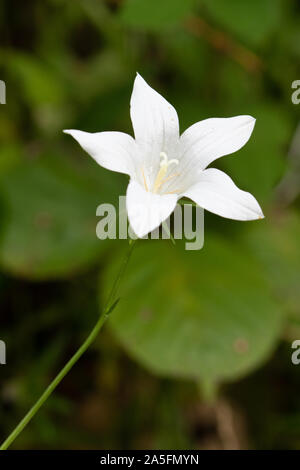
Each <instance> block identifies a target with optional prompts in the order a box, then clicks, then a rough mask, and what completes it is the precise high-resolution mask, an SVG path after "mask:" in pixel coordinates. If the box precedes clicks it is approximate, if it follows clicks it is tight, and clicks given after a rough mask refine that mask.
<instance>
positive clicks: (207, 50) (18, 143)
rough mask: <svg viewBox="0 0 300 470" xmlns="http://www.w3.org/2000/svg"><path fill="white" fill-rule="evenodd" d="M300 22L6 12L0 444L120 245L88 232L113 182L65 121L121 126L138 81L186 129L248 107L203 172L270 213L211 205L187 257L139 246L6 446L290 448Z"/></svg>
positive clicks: (299, 248)
mask: <svg viewBox="0 0 300 470" xmlns="http://www.w3.org/2000/svg"><path fill="white" fill-rule="evenodd" d="M299 13H300V7H299V2H297V0H287V1H281V0H255V1H254V0H245V1H243V2H242V1H238V0H226V1H225V0H202V1H200V0H188V1H187V0H184V1H183V0H176V1H175V0H159V1H157V0H151V1H150V0H76V1H72V2H70V1H69V2H68V1H64V0H44V1H43V2H40V1H38V0H30V1H29V2H25V3H20V2H18V3H17V2H15V1H11V0H10V1H8V0H4V1H2V2H1V4H0V23H1V28H0V38H1V41H0V43H1V46H0V70H1V76H0V79H2V80H5V82H6V87H7V97H6V99H7V104H6V105H0V106H1V107H0V139H1V140H0V141H1V146H0V213H1V225H0V266H1V272H0V302H1V325H0V339H3V340H5V341H6V343H7V351H8V363H7V365H6V366H5V367H3V366H1V369H0V379H1V382H0V383H1V387H0V401H1V403H2V404H3V406H2V407H1V410H0V435H1V436H2V437H3V438H4V437H5V436H6V435H7V434H8V433H9V431H10V430H11V429H12V427H13V426H14V425H15V424H16V423H17V422H18V420H19V419H20V418H21V417H22V416H23V414H24V413H25V411H27V409H28V408H29V407H30V406H31V405H32V403H33V402H34V400H35V399H36V398H37V397H38V395H39V394H40V393H41V391H42V390H43V389H44V388H45V386H46V385H47V384H48V383H49V381H50V379H51V378H52V377H53V375H54V374H55V373H56V371H58V369H59V368H60V367H61V366H62V365H63V363H64V362H65V361H66V359H68V358H69V356H70V355H71V354H72V352H73V351H74V350H75V348H76V347H77V346H78V345H79V344H80V342H81V341H82V340H83V338H84V337H85V335H86V333H87V332H88V331H89V329H90V328H91V326H92V325H93V324H94V323H95V320H96V318H97V316H98V314H99V309H100V308H101V303H102V298H103V292H105V290H106V289H107V286H108V285H109V284H110V282H111V276H112V275H113V272H114V271H115V270H116V267H117V265H118V263H119V261H120V257H121V256H122V252H123V251H124V250H125V249H126V245H127V242H124V241H123V242H120V241H100V240H98V239H97V238H96V234H95V229H96V224H97V218H96V207H97V205H98V204H100V203H102V202H113V203H116V202H117V200H118V196H119V194H125V191H126V183H127V181H126V177H125V176H124V175H119V174H116V173H111V172H108V171H106V170H104V169H102V168H100V167H99V166H97V165H96V164H95V162H94V161H92V159H91V158H90V157H89V156H88V155H87V154H85V153H84V152H83V151H82V150H81V149H80V148H79V146H77V145H76V144H75V142H74V141H72V140H71V139H70V138H69V137H68V136H66V135H63V134H62V129H64V128H79V129H82V130H87V131H91V132H93V131H101V130H119V131H123V132H129V133H132V129H131V123H130V119H129V100H130V94H131V89H132V84H133V80H134V77H135V73H136V71H138V72H139V73H141V75H142V76H143V77H144V78H145V79H146V80H147V81H148V82H149V83H150V84H151V85H152V86H153V87H154V88H156V89H157V90H158V91H159V92H160V93H162V94H163V95H164V96H165V97H166V98H167V99H168V100H169V101H170V102H171V103H172V104H173V105H174V106H175V107H176V109H177V110H178V114H179V118H180V124H181V129H182V130H184V129H185V128H186V127H187V126H189V125H190V124H192V123H193V122H196V121H199V120H201V119H205V118H207V117H213V116H214V117H215V116H220V117H221V116H224V117H225V116H234V115H237V114H252V115H253V116H254V117H256V119H257V124H256V127H255V130H254V133H253V136H252V138H251V140H250V142H249V143H248V144H247V146H246V147H245V148H244V149H242V150H241V151H240V152H238V154H237V155H232V156H228V157H224V158H223V159H221V160H220V161H218V162H217V166H218V167H219V168H221V169H224V170H226V171H227V172H228V173H229V174H230V175H231V176H232V177H233V179H234V180H235V182H236V183H237V184H238V186H240V187H241V188H242V189H245V190H249V191H251V192H252V193H253V194H254V195H255V196H256V197H257V198H258V200H259V202H260V203H261V205H262V207H263V210H264V213H265V215H266V218H265V219H264V220H263V221H258V222H249V223H238V222H234V221H230V220H225V219H221V218H218V217H216V216H214V215H210V214H208V213H206V214H205V244H204V248H203V250H201V251H199V252H187V251H185V250H184V247H183V245H182V244H181V243H180V242H177V244H176V246H175V247H174V246H173V245H172V244H171V243H170V242H161V241H160V242H155V241H153V242H141V243H140V246H138V247H137V249H136V252H135V253H134V256H133V259H132V262H131V264H130V266H129V270H128V275H127V277H126V280H125V282H124V286H123V289H122V300H121V302H120V303H119V306H118V308H117V309H116V311H115V312H114V314H113V316H112V318H111V320H110V323H109V326H108V328H106V329H105V331H104V332H103V333H102V334H101V337H99V341H98V342H97V344H96V345H95V346H94V347H93V348H92V349H91V351H90V352H89V353H88V354H87V355H86V357H84V358H83V359H82V360H81V362H80V363H79V364H78V365H77V367H76V368H75V369H74V370H73V371H72V372H71V374H70V375H69V376H68V377H67V378H66V380H65V381H64V383H63V384H62V385H61V386H60V387H59V389H58V391H57V393H56V394H55V395H54V396H53V397H52V398H51V399H50V400H49V403H48V404H47V405H46V406H45V407H44V409H43V410H42V411H41V413H40V414H39V415H38V416H37V417H36V418H35V420H34V421H33V422H32V423H31V424H30V426H29V427H28V428H27V430H26V431H25V432H24V433H23V434H22V436H21V437H20V438H19V439H18V441H16V443H15V448H143V447H144V448H147V447H148V448H151V447H152V448H153V447H158V448H189V447H199V448H212V447H213V448H222V447H225V448H226V447H230V446H240V447H254V448H297V449H299V448H300V404H299V399H298V397H297V387H298V389H299V371H298V370H297V367H296V366H293V365H292V364H291V361H290V354H291V349H290V343H291V341H292V340H294V339H299V338H300V311H299V301H300V299H299V281H300V244H299V237H300V219H299V183H300V172H299V168H300V167H299V159H300V146H299V138H298V141H297V140H295V141H296V142H298V144H297V145H296V147H295V146H294V147H293V150H292V151H291V149H290V146H291V142H292V139H293V138H294V136H295V133H296V132H298V133H299V128H298V131H297V130H296V129H297V124H298V122H299V111H300V105H299V106H296V105H293V104H292V102H291V93H292V89H291V84H292V82H293V81H294V80H296V79H299V78H300V77H299V74H300V70H299V60H300V45H299V44H300V41H299V26H300V14H299ZM291 174H292V175H293V178H290V177H289V175H291ZM291 195H292V197H291ZM275 350H276V351H275ZM127 355H128V356H127ZM128 357H130V358H131V359H129V358H128ZM259 366H260V369H259V370H258V371H255V369H256V368H258V367H259ZM158 376H159V377H158ZM174 379H180V380H174ZM182 379H188V380H182ZM227 382H230V383H231V384H230V385H228V384H227ZM197 387H199V389H200V392H201V393H202V399H201V394H200V395H199V392H198V389H197ZM214 392H217V393H219V397H221V398H215V401H213V402H212V403H211V404H207V402H206V401H205V398H206V399H208V398H211V399H212V398H213V397H214V395H213V394H214ZM224 406H225V410H226V413H227V414H226V413H225V414H224ZM228 413H232V414H233V416H235V417H236V418H237V421H238V423H239V424H238V425H237V427H233V429H232V435H230V436H229V437H228V436H224V432H222V429H223V428H224V422H223V421H224V419H227V418H224V416H225V417H226V416H228ZM230 416H231V415H230ZM228 419H229V418H228ZM230 422H231V421H230ZM225 424H226V423H225ZM227 424H228V423H227ZM225 427H226V426H225ZM237 441H238V442H237Z"/></svg>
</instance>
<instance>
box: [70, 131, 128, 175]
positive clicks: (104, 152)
mask: <svg viewBox="0 0 300 470" xmlns="http://www.w3.org/2000/svg"><path fill="white" fill-rule="evenodd" d="M64 132H65V134H70V135H71V136H72V137H74V139H75V140H77V142H78V143H79V144H80V145H81V147H82V148H83V149H84V150H85V151H86V152H88V153H89V154H90V155H91V156H92V157H93V158H94V160H96V162H97V163H99V165H101V166H103V167H104V168H107V169H108V170H111V171H117V172H119V173H125V174H127V175H129V176H131V177H134V176H135V174H136V169H135V165H136V156H137V149H136V143H135V141H134V139H133V138H132V137H131V136H130V135H128V134H124V133H123V132H95V133H91V132H84V131H78V130H75V129H67V130H64Z"/></svg>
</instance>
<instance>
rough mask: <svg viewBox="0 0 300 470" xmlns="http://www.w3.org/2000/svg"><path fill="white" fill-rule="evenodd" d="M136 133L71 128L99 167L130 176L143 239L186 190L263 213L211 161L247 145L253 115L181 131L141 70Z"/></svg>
mask: <svg viewBox="0 0 300 470" xmlns="http://www.w3.org/2000/svg"><path fill="white" fill-rule="evenodd" d="M130 114H131V120H132V124H133V129H134V135H135V139H133V138H132V137H131V136H130V135H128V134H124V133H122V132H96V133H89V132H83V131H79V130H65V131H64V132H66V133H67V134H71V135H72V136H73V137H74V138H75V139H76V140H77V141H78V142H79V144H80V145H81V146H82V148H83V149H84V150H86V151H87V152H88V153H89V154H90V155H91V156H92V157H93V158H94V159H95V160H96V162H97V163H99V165H101V166H103V167H104V168H107V169H108V170H112V171H117V172H120V173H126V174H127V175H129V176H130V181H129V184H128V188H127V195H126V205H127V212H128V218H129V222H130V225H131V227H132V229H133V230H134V232H135V233H136V235H137V236H138V237H143V236H145V235H146V234H147V233H149V232H151V231H152V230H154V229H155V228H156V227H158V226H159V225H160V224H161V223H162V222H163V221H164V220H165V219H167V218H168V217H169V215H170V214H171V213H172V212H173V210H174V208H175V206H176V203H177V201H178V200H179V199H180V198H181V197H183V196H186V197H188V198H190V199H192V200H193V201H194V202H196V203H197V204H198V205H199V206H201V207H203V208H204V209H207V210H208V211H210V212H214V213H215V214H218V215H221V216H223V217H228V218H230V219H236V220H253V219H260V218H262V217H263V213H262V211H261V208H260V206H259V204H258V202H257V201H256V199H255V198H254V197H253V196H252V195H251V194H250V193H248V192H245V191H242V190H240V189H239V188H237V186H236V185H235V184H234V183H233V181H232V180H231V178H230V177H229V176H227V175H226V174H225V173H223V172H222V171H220V170H217V169H215V168H208V169H206V168H207V166H208V165H209V164H210V163H211V162H213V161H214V160H216V159H217V158H219V157H222V156H223V155H228V154H230V153H233V152H236V151H237V150H239V149H240V148H241V147H243V145H245V144H246V142H247V141H248V139H249V138H250V135H251V133H252V131H253V128H254V124H255V119H254V118H252V117H251V116H236V117H232V118H212V119H205V120H204V121H200V122H197V123H196V124H194V125H193V126H191V127H189V128H188V129H187V130H186V131H185V132H184V133H183V134H182V135H181V136H180V134H179V122H178V116H177V113H176V110H175V109H174V108H173V106H172V105H171V104H169V103H168V102H167V101H166V100H165V99H164V98H163V97H162V96H161V95H160V94H159V93H157V92H156V91H155V90H153V89H152V88H151V87H150V86H149V85H148V84H147V83H146V82H145V80H144V79H143V78H142V77H141V76H140V75H138V74H137V76H136V79H135V82H134V86H133V92H132V96H131V103H130Z"/></svg>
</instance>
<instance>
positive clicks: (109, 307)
mask: <svg viewBox="0 0 300 470" xmlns="http://www.w3.org/2000/svg"><path fill="white" fill-rule="evenodd" d="M134 244H135V241H133V242H132V243H131V244H130V247H129V250H128V252H127V254H126V256H125V257H124V259H123V262H122V264H121V267H120V270H119V272H118V275H117V277H116V279H115V281H114V283H113V286H112V289H111V291H110V294H109V296H108V299H107V301H106V303H105V306H104V308H103V311H102V312H101V314H100V317H99V319H98V321H97V323H96V325H95V326H94V328H93V329H92V331H91V333H90V334H89V336H88V337H87V338H86V340H85V341H84V343H83V344H82V345H81V346H80V348H79V349H78V350H77V351H76V353H75V354H74V356H72V358H71V359H70V360H69V361H68V362H67V364H66V365H65V366H64V367H63V369H62V370H61V371H60V372H59V374H58V375H57V376H56V377H55V379H54V380H53V381H52V382H51V384H50V385H49V386H48V387H47V388H46V390H45V391H44V393H43V394H42V395H41V396H40V398H39V399H38V401H37V402H36V403H35V404H34V405H33V407H32V408H31V409H30V410H29V411H28V413H27V414H26V415H25V416H24V418H23V419H22V421H20V423H19V424H18V425H17V427H16V428H15V429H14V430H13V432H12V433H11V434H10V435H9V436H8V438H7V439H6V440H5V441H4V442H3V444H2V445H1V447H0V450H6V449H7V448H8V447H9V446H10V445H11V444H12V442H14V440H15V439H16V437H17V436H18V435H19V434H20V433H21V432H22V431H23V429H24V428H25V426H27V424H28V423H29V422H30V421H31V419H32V418H33V417H34V416H35V414H36V413H37V412H38V410H39V409H40V408H41V406H42V405H43V404H44V403H45V401H46V400H47V399H48V398H49V397H50V395H51V394H52V392H53V391H54V390H55V389H56V387H57V386H58V384H59V383H60V382H61V381H62V379H63V378H64V377H65V376H66V375H67V373H68V372H69V371H70V370H71V369H72V367H73V366H74V365H75V364H76V362H77V361H78V359H80V358H81V356H82V355H83V354H84V353H85V351H86V350H87V349H88V348H89V346H90V345H91V344H92V343H93V341H94V340H95V338H96V337H97V335H98V333H99V331H100V330H101V328H102V326H103V325H104V323H105V321H106V320H107V318H108V316H109V314H110V313H111V312H112V311H113V310H114V308H115V307H116V305H117V303H118V301H119V299H117V300H115V296H116V293H117V291H118V288H119V285H120V282H121V279H122V277H123V275H124V272H125V270H126V267H127V264H128V261H129V258H130V255H131V253H132V250H133V247H134Z"/></svg>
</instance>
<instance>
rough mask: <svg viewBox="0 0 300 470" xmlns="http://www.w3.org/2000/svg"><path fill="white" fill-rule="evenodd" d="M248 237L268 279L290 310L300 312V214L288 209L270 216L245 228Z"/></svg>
mask: <svg viewBox="0 0 300 470" xmlns="http://www.w3.org/2000/svg"><path fill="white" fill-rule="evenodd" d="M244 238H245V241H246V243H247V245H248V246H250V247H251V249H252V250H253V253H254V255H255V256H256V257H257V258H258V259H259V260H260V261H261V262H262V267H263V269H265V272H266V275H267V276H268V280H269V282H270V284H271V286H272V288H273V289H274V292H275V294H276V296H277V297H278V299H280V300H281V301H282V302H283V303H284V304H285V307H286V310H287V311H288V312H289V313H291V314H294V313H295V314H297V316H298V319H299V320H300V315H299V303H300V291H299V280H300V276H299V266H300V243H299V240H300V217H299V213H297V212H287V213H283V214H280V215H279V217H278V216H277V217H274V216H273V217H272V216H271V215H270V216H269V217H267V219H266V220H265V221H263V222H262V223H261V224H256V225H253V226H252V227H251V229H250V230H248V231H245V234H244Z"/></svg>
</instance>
